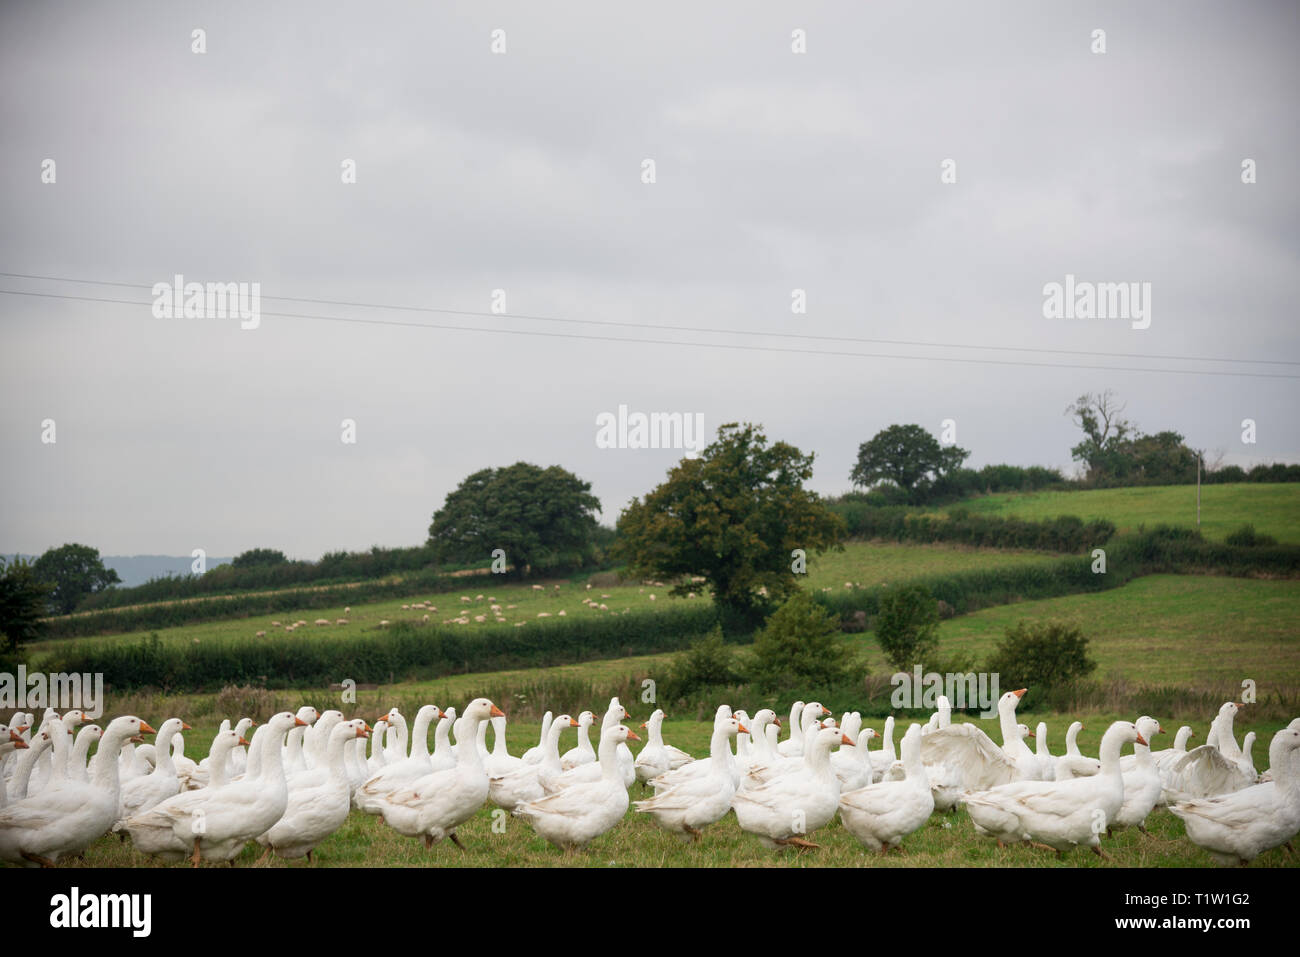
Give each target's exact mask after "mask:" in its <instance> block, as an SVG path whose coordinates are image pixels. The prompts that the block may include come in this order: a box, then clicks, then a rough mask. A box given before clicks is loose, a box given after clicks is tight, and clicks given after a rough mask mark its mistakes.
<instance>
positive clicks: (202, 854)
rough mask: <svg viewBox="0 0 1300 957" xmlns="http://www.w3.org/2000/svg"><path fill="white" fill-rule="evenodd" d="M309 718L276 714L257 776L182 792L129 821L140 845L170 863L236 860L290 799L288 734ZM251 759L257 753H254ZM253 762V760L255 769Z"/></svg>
mask: <svg viewBox="0 0 1300 957" xmlns="http://www.w3.org/2000/svg"><path fill="white" fill-rule="evenodd" d="M306 723H307V722H305V721H303V720H302V719H301V718H299V717H297V716H296V715H293V714H290V713H289V712H288V711H282V712H281V713H279V714H277V715H275V716H274V717H272V718H271V719H270V720H269V721H267V722H266V724H264V725H262V727H261V728H259V729H258V731H259V733H258V734H256V735H254V737H255V751H256V753H257V755H258V757H257V761H256V764H257V774H256V776H255V777H250V775H249V774H248V773H246V774H245V775H244V777H243V778H241V779H240V780H238V781H234V782H232V783H230V784H227V785H226V786H225V787H222V788H215V789H214V788H204V789H203V790H200V791H182V792H181V793H180V794H177V795H176V796H175V797H170V798H168V799H167V800H165V801H163V802H162V803H161V804H158V805H157V806H155V807H154V808H152V809H150V810H148V811H144V812H142V813H140V814H136V815H134V816H132V817H130V818H127V820H126V821H125V822H124V823H123V825H122V826H123V827H124V828H125V829H126V831H127V833H129V834H130V835H131V842H132V844H134V845H135V847H136V849H137V850H139V851H141V852H143V853H145V854H150V855H153V856H156V857H160V858H162V859H163V860H165V861H178V860H182V859H184V858H186V857H189V860H190V863H191V864H192V865H193V866H195V867H198V865H199V861H200V860H208V861H233V860H234V859H235V858H236V857H237V856H238V855H239V852H240V851H241V850H243V847H244V845H245V844H246V843H248V842H249V841H251V840H253V839H254V838H255V837H257V835H259V834H262V833H264V832H266V831H267V830H268V829H269V828H270V827H271V826H272V825H273V824H275V822H276V821H278V820H279V819H280V818H281V817H282V816H283V815H284V810H285V808H286V807H287V806H288V803H289V791H288V785H287V783H286V781H285V776H284V760H283V751H284V737H285V735H286V734H287V733H288V731H289V729H290V728H295V727H301V726H305V725H306ZM249 757H250V759H251V758H252V757H253V755H250V756H249ZM252 764H253V762H252V761H251V760H250V767H251V765H252Z"/></svg>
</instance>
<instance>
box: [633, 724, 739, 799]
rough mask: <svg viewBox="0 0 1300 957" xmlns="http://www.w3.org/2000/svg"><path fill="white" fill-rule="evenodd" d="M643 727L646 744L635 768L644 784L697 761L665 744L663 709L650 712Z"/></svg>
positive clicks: (678, 749)
mask: <svg viewBox="0 0 1300 957" xmlns="http://www.w3.org/2000/svg"><path fill="white" fill-rule="evenodd" d="M760 713H761V712H760ZM641 727H643V728H645V729H646V744H645V747H644V748H642V749H641V753H640V754H638V755H637V756H636V761H635V762H634V764H633V767H634V768H635V770H636V779H637V780H638V781H640V782H641V783H642V784H647V783H649V781H650V779H651V778H657V777H658V776H659V775H661V774H666V773H667V772H669V771H675V770H677V769H678V768H680V767H681V766H682V765H684V764H690V763H691V762H692V761H694V760H695V759H694V758H693V757H691V756H690V755H689V754H687V753H686V752H685V751H683V750H681V748H674V747H673V746H672V745H670V744H664V733H663V727H664V713H663V710H662V709H661V708H656V709H655V710H654V711H652V712H650V717H649V718H648V719H647V720H646V722H645V723H644V724H643V725H641Z"/></svg>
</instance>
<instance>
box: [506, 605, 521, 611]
mask: <svg viewBox="0 0 1300 957" xmlns="http://www.w3.org/2000/svg"><path fill="white" fill-rule="evenodd" d="M518 607H519V606H518V605H506V610H507V611H509V610H510V609H511V608H518Z"/></svg>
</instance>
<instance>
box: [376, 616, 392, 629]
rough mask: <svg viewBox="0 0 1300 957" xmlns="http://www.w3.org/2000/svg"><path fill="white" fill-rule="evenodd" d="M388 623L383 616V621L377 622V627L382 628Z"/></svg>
mask: <svg viewBox="0 0 1300 957" xmlns="http://www.w3.org/2000/svg"><path fill="white" fill-rule="evenodd" d="M389 623H390V622H389V621H388V619H387V618H385V619H384V620H383V621H381V622H380V623H379V627H381V628H382V627H383V626H384V625H387V624H389Z"/></svg>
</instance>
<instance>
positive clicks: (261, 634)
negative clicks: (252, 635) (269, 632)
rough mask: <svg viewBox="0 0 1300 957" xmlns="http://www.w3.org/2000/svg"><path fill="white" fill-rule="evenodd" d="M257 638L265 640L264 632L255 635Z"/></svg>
mask: <svg viewBox="0 0 1300 957" xmlns="http://www.w3.org/2000/svg"><path fill="white" fill-rule="evenodd" d="M257 637H258V638H265V637H266V632H264V631H259V632H258V633H257Z"/></svg>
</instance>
